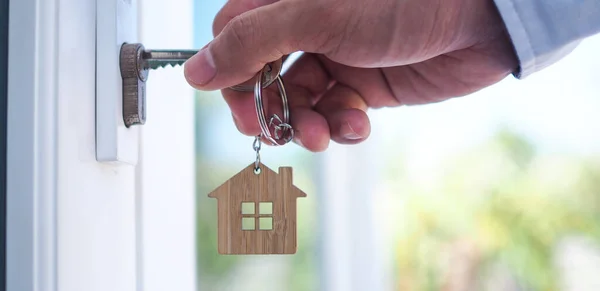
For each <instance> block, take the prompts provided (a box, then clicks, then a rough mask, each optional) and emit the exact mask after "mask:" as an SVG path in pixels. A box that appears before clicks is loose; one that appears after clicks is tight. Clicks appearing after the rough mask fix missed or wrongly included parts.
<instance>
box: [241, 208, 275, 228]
mask: <svg viewBox="0 0 600 291" xmlns="http://www.w3.org/2000/svg"><path fill="white" fill-rule="evenodd" d="M257 208H258V212H257V211H256V210H257ZM241 211H242V230H272V229H273V202H259V203H255V202H242V207H241ZM257 221H258V227H257V225H256V222H257Z"/></svg>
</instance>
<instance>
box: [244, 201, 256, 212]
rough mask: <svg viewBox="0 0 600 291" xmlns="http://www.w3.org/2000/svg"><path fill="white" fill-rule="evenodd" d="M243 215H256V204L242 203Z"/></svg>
mask: <svg viewBox="0 0 600 291" xmlns="http://www.w3.org/2000/svg"><path fill="white" fill-rule="evenodd" d="M242 214H248V215H253V214H254V202H242Z"/></svg>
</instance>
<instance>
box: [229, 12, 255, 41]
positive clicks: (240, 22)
mask: <svg viewBox="0 0 600 291" xmlns="http://www.w3.org/2000/svg"><path fill="white" fill-rule="evenodd" d="M228 30H229V32H230V33H229V35H230V38H231V41H233V42H234V43H235V45H237V46H239V47H240V48H241V49H248V48H252V47H254V44H255V43H256V41H257V37H258V31H259V30H260V27H259V25H258V21H257V18H256V17H253V16H252V14H249V15H244V16H237V17H235V18H233V19H232V20H231V22H229V24H228Z"/></svg>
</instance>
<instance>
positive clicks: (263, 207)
mask: <svg viewBox="0 0 600 291" xmlns="http://www.w3.org/2000/svg"><path fill="white" fill-rule="evenodd" d="M258 213H259V214H260V215H273V202H260V203H259V204H258Z"/></svg>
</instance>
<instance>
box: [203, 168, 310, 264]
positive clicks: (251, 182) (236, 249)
mask: <svg viewBox="0 0 600 291" xmlns="http://www.w3.org/2000/svg"><path fill="white" fill-rule="evenodd" d="M260 169H261V173H260V174H255V173H254V163H252V164H251V165H249V166H248V167H246V168H245V169H244V170H242V171H241V172H239V173H238V174H236V175H235V176H233V177H232V178H231V179H229V180H228V181H227V182H225V183H224V184H223V185H221V186H220V187H218V188H217V189H215V190H214V191H212V192H211V193H210V194H208V197H211V198H216V199H217V201H218V202H217V205H218V248H219V253H220V254H295V253H296V249H297V236H296V226H297V223H296V199H297V198H298V197H306V194H305V193H304V192H302V191H301V190H300V189H298V188H297V187H295V186H294V185H293V179H292V168H291V167H281V168H279V173H276V172H275V171H273V170H271V169H269V168H268V167H267V166H265V165H263V164H262V163H261V164H260ZM261 202H271V203H272V211H271V213H268V212H267V213H262V214H261V211H260V210H261V207H260V205H261V204H260V203H261ZM242 203H254V204H253V205H254V211H253V213H246V214H242ZM264 205H265V206H268V204H264ZM264 208H265V209H266V208H269V207H264ZM242 218H247V219H250V218H252V219H254V221H255V223H254V226H255V228H254V229H253V230H242ZM260 218H265V220H269V219H268V218H272V226H271V227H270V229H266V230H264V229H259V228H260V226H261V224H260V222H261V219H260Z"/></svg>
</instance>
